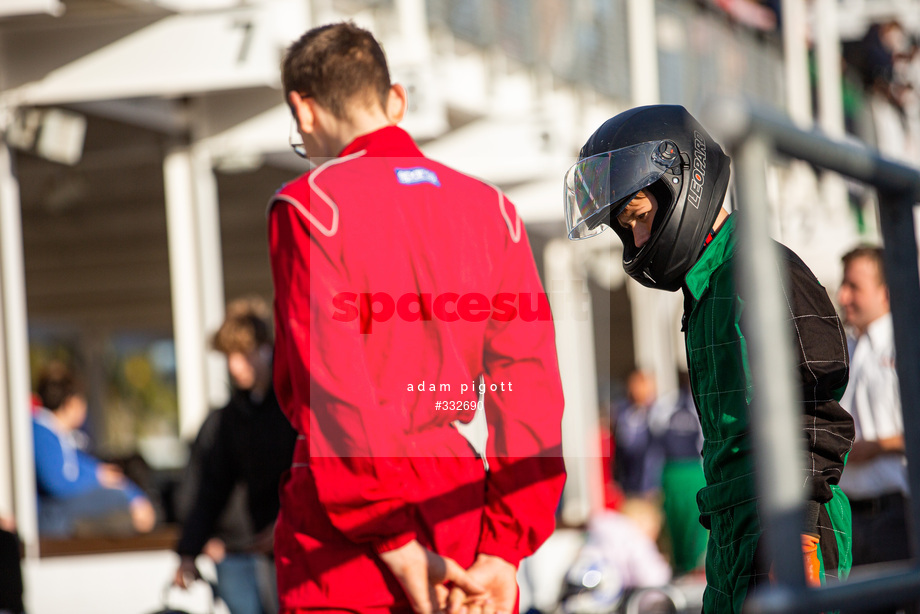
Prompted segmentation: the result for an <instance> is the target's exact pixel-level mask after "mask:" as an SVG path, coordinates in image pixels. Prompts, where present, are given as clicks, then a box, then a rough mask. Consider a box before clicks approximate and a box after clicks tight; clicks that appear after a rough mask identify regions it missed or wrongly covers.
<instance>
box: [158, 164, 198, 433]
mask: <svg viewBox="0 0 920 614" xmlns="http://www.w3.org/2000/svg"><path fill="white" fill-rule="evenodd" d="M194 166H195V165H194V161H193V157H192V153H191V149H190V148H189V147H179V148H176V149H174V150H172V151H170V152H169V153H168V154H166V158H165V160H164V162H163V179H164V181H165V184H166V186H165V187H166V226H167V234H168V243H169V276H170V290H171V294H172V312H173V338H174V340H175V348H176V384H177V387H178V396H179V436H180V437H182V438H187V439H191V438H193V437H194V436H195V434H196V433H197V432H198V427H199V426H200V425H201V422H202V421H203V420H204V417H205V416H206V415H207V411H208V394H207V381H206V379H205V373H206V367H205V362H206V359H205V353H206V350H205V348H206V345H205V343H206V338H205V329H204V318H203V314H204V307H203V304H202V303H203V301H202V290H201V288H202V283H201V275H200V270H201V268H200V266H199V259H198V253H199V252H198V250H199V240H198V231H197V228H198V219H197V215H196V207H195V196H196V194H195V192H196V189H195V184H194V181H193V177H194V175H195V173H194Z"/></svg>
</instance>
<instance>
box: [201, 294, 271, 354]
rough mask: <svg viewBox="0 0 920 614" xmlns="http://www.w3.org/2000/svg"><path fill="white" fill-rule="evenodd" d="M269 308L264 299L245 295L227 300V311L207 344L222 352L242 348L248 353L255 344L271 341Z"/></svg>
mask: <svg viewBox="0 0 920 614" xmlns="http://www.w3.org/2000/svg"><path fill="white" fill-rule="evenodd" d="M269 317H270V310H269V308H268V305H267V304H266V302H265V301H263V300H262V299H261V298H259V297H257V296H248V297H243V298H238V299H236V300H234V301H231V302H230V303H229V304H228V305H227V315H226V317H225V318H224V323H223V324H221V325H220V328H218V329H217V332H216V333H214V337H213V339H212V340H211V345H212V346H213V347H214V349H215V350H217V351H218V352H221V353H223V354H232V353H233V352H242V353H244V354H248V353H249V352H251V351H253V350H255V349H256V348H258V347H260V346H263V345H268V344H270V343H271V341H272V340H271V325H270V324H269Z"/></svg>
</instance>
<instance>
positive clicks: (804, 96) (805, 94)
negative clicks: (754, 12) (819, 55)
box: [782, 0, 839, 128]
mask: <svg viewBox="0 0 920 614" xmlns="http://www.w3.org/2000/svg"><path fill="white" fill-rule="evenodd" d="M782 15H783V54H784V56H785V58H784V64H785V75H786V111H787V112H788V113H789V117H790V118H791V119H792V121H793V122H795V123H796V124H798V125H799V126H801V127H803V128H809V127H811V124H812V119H813V118H812V113H811V82H810V79H809V76H808V44H807V42H808V41H807V36H808V30H807V28H808V12H807V11H806V10H805V0H783V2H782ZM838 95H839V92H838Z"/></svg>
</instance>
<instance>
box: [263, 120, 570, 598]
mask: <svg viewBox="0 0 920 614" xmlns="http://www.w3.org/2000/svg"><path fill="white" fill-rule="evenodd" d="M269 243H270V252H271V264H272V275H273V278H274V284H275V326H276V349H275V373H274V377H275V390H276V393H277V395H278V399H279V401H280V403H281V407H282V409H283V410H284V412H285V414H286V415H287V416H288V418H289V419H290V421H291V423H292V424H293V425H294V427H295V429H296V430H297V431H298V433H299V439H298V442H297V446H296V449H295V452H294V459H293V465H292V468H291V471H290V472H289V474H288V476H287V477H286V478H285V480H284V481H283V482H282V486H281V512H280V514H279V517H278V524H277V528H276V531H275V556H276V565H277V571H278V585H279V596H280V599H281V606H282V609H286V610H299V609H333V608H347V609H350V610H353V611H373V610H378V609H385V608H386V609H395V610H401V609H406V610H408V609H409V605H408V601H407V599H406V597H405V595H404V593H403V591H402V589H401V588H400V587H399V585H398V583H397V581H396V579H395V577H393V576H392V574H390V573H389V571H388V570H387V569H386V567H385V566H384V564H383V563H382V562H381V560H380V559H379V557H378V556H377V553H378V552H383V551H387V550H390V549H393V548H396V547H399V546H401V545H403V544H405V543H407V542H408V541H410V540H411V539H413V538H415V539H417V540H418V541H419V542H421V543H422V545H424V546H426V547H428V548H431V549H432V550H434V551H436V552H438V553H441V554H444V555H446V556H450V557H452V558H454V559H455V560H456V561H457V562H458V563H460V564H461V565H462V566H464V567H467V566H469V565H470V564H472V562H473V560H474V559H475V557H476V555H477V554H478V553H485V554H492V555H497V556H500V557H502V558H503V559H505V560H507V561H509V562H510V563H512V564H515V565H517V564H518V563H519V562H520V560H521V559H522V558H523V557H525V556H527V555H529V554H531V553H533V552H534V550H535V549H536V548H537V547H538V546H539V545H540V544H541V543H542V542H543V541H544V540H545V539H546V538H547V537H548V536H549V535H550V533H551V532H552V531H553V529H554V521H555V510H556V506H557V503H558V501H559V496H560V493H561V490H562V486H563V483H564V481H565V470H564V466H563V460H562V454H561V434H560V425H561V418H562V408H563V399H562V387H561V383H560V378H559V369H558V362H557V358H556V349H555V339H554V330H553V323H552V319H551V316H550V313H549V304H548V301H547V298H546V295H545V294H544V293H543V288H542V286H541V284H540V281H539V278H538V276H537V271H536V267H535V265H534V260H533V254H532V252H531V248H530V244H529V241H528V239H527V235H526V233H525V231H524V227H523V224H522V222H521V219H520V218H519V217H518V215H517V212H516V210H515V208H514V207H513V206H512V204H511V203H510V202H509V201H508V200H507V199H506V198H505V197H504V195H503V194H502V193H501V192H500V191H499V190H498V189H497V188H495V187H493V186H490V185H488V184H486V183H483V182H482V181H479V180H476V179H473V178H471V177H469V176H466V175H464V174H462V173H459V172H457V171H454V170H452V169H450V168H448V167H446V166H444V165H442V164H438V163H437V162H434V161H432V160H430V159H428V158H425V157H424V156H423V155H422V153H421V152H420V151H419V149H418V148H417V147H416V145H415V143H414V142H413V141H412V139H411V138H410V137H409V135H408V134H407V133H406V132H404V131H403V130H402V129H400V128H397V127H395V126H391V127H386V128H383V129H381V130H378V131H376V132H373V133H370V134H366V135H363V136H361V137H359V138H357V139H356V140H355V141H353V142H352V143H351V144H350V145H348V146H347V147H346V148H345V149H344V150H343V151H342V152H341V154H339V157H337V158H334V159H332V160H330V161H328V162H326V163H325V164H323V165H321V166H319V167H317V168H315V169H314V170H312V171H311V172H310V173H308V174H306V175H304V176H302V177H300V178H298V179H297V180H295V181H293V182H291V183H289V184H287V185H285V186H284V187H283V188H282V189H281V190H279V191H278V192H277V193H276V194H275V196H274V198H273V199H272V202H271V205H270V208H269ZM480 376H482V378H483V379H482V380H481V384H480V381H479V380H478V379H477V378H479V377H480ZM480 385H481V386H482V389H483V390H484V401H483V407H484V410H485V413H486V417H487V420H488V423H489V436H488V443H487V446H486V459H487V463H488V470H486V469H485V468H484V466H483V461H482V460H481V459H480V458H479V457H478V456H477V455H476V453H475V451H474V450H473V449H472V447H471V446H470V444H469V443H468V442H467V440H466V439H465V438H464V437H463V436H462V435H461V434H460V433H459V432H458V431H457V429H456V428H454V427H453V425H452V423H453V422H454V421H455V420H460V421H462V422H468V421H469V420H471V419H472V417H473V412H472V411H469V410H468V409H467V410H463V409H462V408H463V407H467V408H469V407H474V406H475V405H476V401H477V398H478V394H477V393H478V392H479V390H480ZM458 409H459V411H458Z"/></svg>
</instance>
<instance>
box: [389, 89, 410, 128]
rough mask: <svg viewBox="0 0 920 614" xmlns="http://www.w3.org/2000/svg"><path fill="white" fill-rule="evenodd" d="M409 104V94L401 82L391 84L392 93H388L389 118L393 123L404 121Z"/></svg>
mask: <svg viewBox="0 0 920 614" xmlns="http://www.w3.org/2000/svg"><path fill="white" fill-rule="evenodd" d="M408 106H409V94H408V93H407V92H406V88H404V87H403V86H402V85H400V84H399V83H394V84H393V85H391V86H390V93H389V94H388V95H387V108H386V113H387V120H388V121H389V122H390V124H391V125H394V126H395V125H396V124H398V123H399V122H401V121H402V119H403V117H404V116H405V115H406V109H407V108H408Z"/></svg>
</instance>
